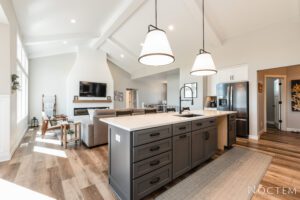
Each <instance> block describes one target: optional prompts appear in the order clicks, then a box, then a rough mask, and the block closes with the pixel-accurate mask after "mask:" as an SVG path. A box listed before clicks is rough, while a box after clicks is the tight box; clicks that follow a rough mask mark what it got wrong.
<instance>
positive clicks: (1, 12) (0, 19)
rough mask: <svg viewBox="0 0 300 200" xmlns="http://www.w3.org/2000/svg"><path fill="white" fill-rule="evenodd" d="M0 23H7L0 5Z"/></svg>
mask: <svg viewBox="0 0 300 200" xmlns="http://www.w3.org/2000/svg"><path fill="white" fill-rule="evenodd" d="M0 23H2V24H7V23H8V21H7V18H6V15H5V13H4V11H3V9H2V7H1V5H0Z"/></svg>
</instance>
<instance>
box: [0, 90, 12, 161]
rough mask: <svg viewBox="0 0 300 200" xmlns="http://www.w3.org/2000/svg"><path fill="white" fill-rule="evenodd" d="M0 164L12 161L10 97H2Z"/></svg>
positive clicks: (0, 98)
mask: <svg viewBox="0 0 300 200" xmlns="http://www.w3.org/2000/svg"><path fill="white" fill-rule="evenodd" d="M0 110H1V112H0V162H2V161H6V160H9V159H10V156H11V155H10V95H0Z"/></svg>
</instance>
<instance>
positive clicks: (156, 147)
mask: <svg viewBox="0 0 300 200" xmlns="http://www.w3.org/2000/svg"><path fill="white" fill-rule="evenodd" d="M159 149H160V146H154V147H151V148H150V151H158V150H159Z"/></svg>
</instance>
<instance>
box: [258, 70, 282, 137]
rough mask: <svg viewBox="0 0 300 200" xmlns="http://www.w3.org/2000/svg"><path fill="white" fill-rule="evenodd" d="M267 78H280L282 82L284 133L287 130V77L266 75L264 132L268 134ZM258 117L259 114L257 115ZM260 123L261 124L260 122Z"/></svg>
mask: <svg viewBox="0 0 300 200" xmlns="http://www.w3.org/2000/svg"><path fill="white" fill-rule="evenodd" d="M267 78H279V79H283V81H282V84H283V85H282V107H281V113H282V115H281V117H282V126H281V129H282V130H283V131H285V130H287V114H286V110H287V90H286V89H287V81H286V80H287V76H286V75H264V131H265V132H267ZM257 115H258V114H257ZM259 123H260V122H259Z"/></svg>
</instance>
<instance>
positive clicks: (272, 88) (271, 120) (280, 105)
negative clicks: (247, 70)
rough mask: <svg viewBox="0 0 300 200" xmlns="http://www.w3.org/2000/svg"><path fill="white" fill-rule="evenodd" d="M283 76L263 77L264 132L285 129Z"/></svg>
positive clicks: (284, 83)
mask: <svg viewBox="0 0 300 200" xmlns="http://www.w3.org/2000/svg"><path fill="white" fill-rule="evenodd" d="M285 81H286V79H285V77H281V76H278V77H276V76H266V77H265V91H266V92H265V118H266V119H265V122H266V124H265V132H276V131H285V130H286V120H285V119H286V114H285V112H284V110H285V106H286V105H285V104H286V93H285V85H286V82H285Z"/></svg>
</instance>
